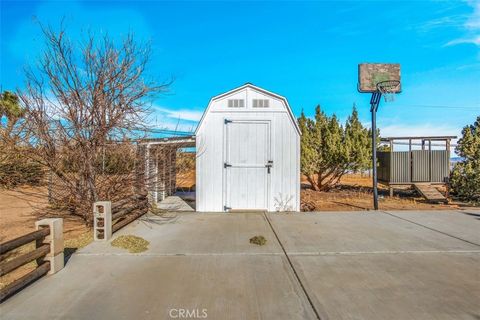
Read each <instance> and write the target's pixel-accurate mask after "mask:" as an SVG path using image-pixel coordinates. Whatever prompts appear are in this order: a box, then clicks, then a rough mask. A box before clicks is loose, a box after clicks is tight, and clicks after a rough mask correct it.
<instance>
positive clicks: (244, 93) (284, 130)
mask: <svg viewBox="0 0 480 320" xmlns="http://www.w3.org/2000/svg"><path fill="white" fill-rule="evenodd" d="M229 99H244V100H245V107H244V108H228V100H229ZM253 99H269V100H270V101H269V107H268V108H253V106H252V100H253ZM288 108H289V106H288V105H287V104H286V103H285V100H284V99H282V98H281V97H279V96H276V95H271V94H268V93H265V92H263V91H262V90H261V89H257V88H256V87H254V86H251V85H245V86H243V87H241V88H239V90H238V91H233V92H232V93H231V94H228V95H225V96H220V97H218V98H214V99H212V101H211V102H210V105H209V106H208V108H207V111H206V113H205V114H204V117H203V119H202V121H201V122H200V124H199V127H198V129H197V132H196V149H197V163H196V170H197V173H196V177H197V181H196V193H197V194H196V203H197V211H199V212H220V211H224V205H225V204H226V202H225V201H226V193H225V187H226V186H225V184H226V179H225V177H224V175H225V169H224V167H223V165H224V162H225V157H226V150H225V119H228V120H264V121H269V122H270V128H271V158H272V159H271V160H272V161H273V167H272V169H271V173H270V175H269V179H270V181H269V186H270V187H269V199H268V203H269V205H268V210H269V211H298V210H299V209H300V135H299V133H298V129H297V127H296V124H295V122H294V121H295V119H293V118H292V115H291V111H290V110H289V109H288ZM227 170H228V169H227ZM265 170H266V169H265ZM248 191H249V192H255V190H248Z"/></svg>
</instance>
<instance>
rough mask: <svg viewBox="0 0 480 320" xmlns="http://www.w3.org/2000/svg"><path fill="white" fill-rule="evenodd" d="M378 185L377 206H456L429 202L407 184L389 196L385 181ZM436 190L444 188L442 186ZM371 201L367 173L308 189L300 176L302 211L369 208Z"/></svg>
mask: <svg viewBox="0 0 480 320" xmlns="http://www.w3.org/2000/svg"><path fill="white" fill-rule="evenodd" d="M378 188H379V191H378V193H379V201H378V205H379V209H380V210H417V209H418V210H442V209H445V210H447V209H450V210H451V209H455V208H458V207H459V205H458V204H432V203H428V202H427V201H425V199H424V198H423V197H421V196H420V195H419V194H418V193H417V192H416V191H415V190H413V189H411V188H408V187H405V188H402V189H395V191H394V196H393V197H390V196H389V193H388V187H387V186H386V185H383V184H379V186H378ZM439 191H440V192H445V190H444V188H441V187H440V188H439ZM372 201H373V200H372V179H371V177H368V175H365V176H361V175H359V174H348V175H345V176H344V177H342V179H341V180H340V184H339V185H338V187H336V188H334V189H332V190H330V191H329V192H318V191H314V190H311V189H310V188H309V184H308V182H307V180H306V179H305V178H303V179H302V190H301V206H302V211H347V210H351V211H353V210H369V209H371V208H372Z"/></svg>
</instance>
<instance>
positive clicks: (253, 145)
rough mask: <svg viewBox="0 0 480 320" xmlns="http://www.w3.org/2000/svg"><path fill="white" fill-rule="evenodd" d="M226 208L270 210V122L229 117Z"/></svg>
mask: <svg viewBox="0 0 480 320" xmlns="http://www.w3.org/2000/svg"><path fill="white" fill-rule="evenodd" d="M225 126H226V128H225V129H226V130H225V140H226V141H225V148H226V153H225V164H224V173H225V174H224V177H225V185H224V187H225V210H232V209H233V210H242V209H245V210H255V209H259V210H267V209H268V199H269V181H270V177H269V176H270V174H271V173H270V172H271V169H269V167H268V166H269V164H271V162H269V160H271V159H270V137H271V135H270V122H269V121H253V120H245V121H237V120H234V121H230V120H225Z"/></svg>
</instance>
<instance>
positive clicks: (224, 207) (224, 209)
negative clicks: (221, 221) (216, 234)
mask: <svg viewBox="0 0 480 320" xmlns="http://www.w3.org/2000/svg"><path fill="white" fill-rule="evenodd" d="M228 210H232V208H230V207H227V206H223V211H228Z"/></svg>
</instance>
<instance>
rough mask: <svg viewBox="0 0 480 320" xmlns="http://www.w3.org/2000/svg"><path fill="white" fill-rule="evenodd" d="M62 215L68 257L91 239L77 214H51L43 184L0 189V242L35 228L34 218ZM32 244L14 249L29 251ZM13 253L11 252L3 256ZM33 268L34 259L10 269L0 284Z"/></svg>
mask: <svg viewBox="0 0 480 320" xmlns="http://www.w3.org/2000/svg"><path fill="white" fill-rule="evenodd" d="M51 217H61V218H63V228H64V235H63V236H64V241H65V255H66V257H67V258H68V256H69V255H71V253H73V252H74V251H76V250H77V249H78V248H80V247H82V246H85V245H86V244H88V243H89V242H90V241H91V238H92V234H91V232H89V229H88V228H87V227H86V226H85V224H84V223H83V221H82V220H81V219H80V218H79V217H75V216H71V215H62V214H61V213H56V214H55V215H54V214H52V212H51V211H49V210H47V191H46V189H45V188H44V187H21V188H17V189H15V190H1V189H0V242H5V241H8V240H11V239H13V238H16V237H19V236H21V235H24V234H27V233H29V232H31V231H34V230H35V221H37V220H40V219H42V218H51ZM33 246H34V245H33V243H30V244H27V245H25V246H23V247H21V248H19V249H18V251H17V252H29V251H31V250H32V249H33ZM10 256H12V257H13V256H15V253H12V254H10V255H9V257H7V259H9V258H10ZM34 268H35V262H32V263H29V264H27V265H25V266H23V267H21V268H19V269H17V270H16V271H14V272H11V273H9V274H7V275H5V276H3V277H0V287H3V286H5V285H7V284H8V283H10V282H11V281H13V279H16V278H19V277H20V276H22V275H24V274H26V273H27V272H29V271H31V270H33V269H34Z"/></svg>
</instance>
